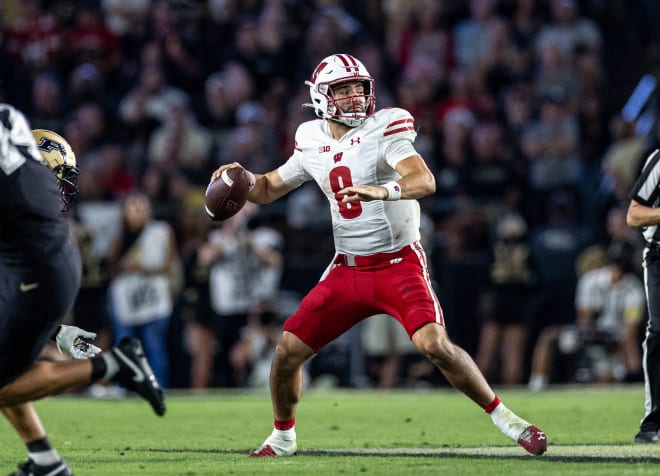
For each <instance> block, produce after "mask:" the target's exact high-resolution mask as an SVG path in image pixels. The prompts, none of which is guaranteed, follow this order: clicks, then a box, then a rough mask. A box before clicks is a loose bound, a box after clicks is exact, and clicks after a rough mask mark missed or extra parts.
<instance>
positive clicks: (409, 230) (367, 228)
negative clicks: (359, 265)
mask: <svg viewBox="0 0 660 476" xmlns="http://www.w3.org/2000/svg"><path fill="white" fill-rule="evenodd" d="M329 124H330V122H328V121H325V120H319V119H317V120H314V121H309V122H305V123H303V124H301V125H300V126H299V127H298V131H297V132H296V147H295V150H294V153H293V155H292V156H291V158H290V159H289V160H288V161H287V162H286V163H285V164H284V165H282V166H281V167H280V168H279V169H278V173H279V175H280V177H281V178H282V180H283V181H284V182H285V183H286V184H288V185H290V186H293V187H297V186H299V185H300V184H302V183H303V182H305V181H307V180H312V179H313V180H314V181H315V182H316V183H317V184H318V185H319V187H320V188H321V190H323V193H324V194H325V196H326V197H327V198H328V202H329V203H330V211H331V214H332V225H333V233H334V238H335V248H336V250H337V252H338V253H347V254H353V255H369V254H373V253H382V252H391V251H394V250H399V249H401V248H403V247H404V246H406V245H409V244H411V243H413V242H414V241H417V240H419V239H420V235H419V220H420V210H419V204H418V202H417V201H416V200H394V201H383V200H374V201H370V202H362V201H354V202H348V203H347V202H344V201H343V198H344V195H343V194H341V193H339V192H340V190H343V189H345V188H346V187H351V186H353V185H358V184H371V185H384V184H386V183H390V182H393V181H397V180H400V179H401V175H400V174H399V173H398V172H397V171H396V166H397V165H398V164H399V163H400V162H401V161H402V160H405V159H408V158H409V157H414V156H417V155H418V154H417V152H416V151H415V148H414V147H413V142H414V140H415V136H416V133H415V129H414V125H413V117H412V116H411V115H410V113H409V112H408V111H405V110H404V109H398V108H388V109H383V110H380V111H378V112H376V113H375V114H374V115H372V116H370V117H368V118H367V119H366V120H365V121H364V122H363V123H362V124H361V125H359V126H357V127H354V128H351V129H349V130H348V131H347V133H346V134H345V135H343V136H342V137H340V138H339V139H335V138H333V136H332V134H331V133H330V126H329Z"/></svg>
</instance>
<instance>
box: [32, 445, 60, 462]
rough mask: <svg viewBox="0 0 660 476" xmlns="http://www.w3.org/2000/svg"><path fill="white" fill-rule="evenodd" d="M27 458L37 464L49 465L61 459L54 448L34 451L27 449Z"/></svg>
mask: <svg viewBox="0 0 660 476" xmlns="http://www.w3.org/2000/svg"><path fill="white" fill-rule="evenodd" d="M28 458H30V459H31V460H32V461H34V462H35V463H36V464H38V465H39V466H50V465H51V464H55V463H57V462H58V461H60V460H61V459H62V458H60V455H59V454H58V453H57V451H56V450H54V449H51V450H47V451H37V452H35V453H32V452H29V451H28Z"/></svg>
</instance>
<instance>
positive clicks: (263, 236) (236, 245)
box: [192, 203, 284, 387]
mask: <svg viewBox="0 0 660 476" xmlns="http://www.w3.org/2000/svg"><path fill="white" fill-rule="evenodd" d="M257 214H258V208H257V206H256V205H254V204H250V203H248V204H246V205H245V206H244V207H243V208H242V209H241V210H240V211H239V212H238V213H237V214H236V215H234V216H233V217H231V218H229V219H227V220H224V221H223V222H222V225H221V227H219V228H217V229H215V230H212V231H211V232H210V233H209V236H208V238H207V241H206V242H205V243H204V244H202V245H201V247H200V248H199V250H198V253H197V265H198V266H200V267H209V268H210V277H209V290H210V298H211V307H212V308H213V312H214V315H213V329H209V331H212V332H214V334H215V340H216V341H217V345H218V355H217V359H216V368H215V379H214V380H213V381H209V382H204V383H203V385H205V386H210V385H217V386H221V387H237V386H240V385H242V384H243V383H244V382H243V380H242V376H241V374H240V372H238V371H237V369H235V368H233V367H232V364H231V360H230V352H231V349H232V347H233V346H234V345H235V344H236V342H238V340H239V338H240V333H241V329H243V328H244V327H245V326H246V324H247V320H248V315H249V313H250V311H251V309H252V305H253V304H254V303H255V302H260V301H262V300H273V299H275V296H276V293H277V292H278V290H279V285H280V279H281V274H282V269H283V264H284V262H283V257H282V246H283V243H282V237H281V235H280V234H279V233H278V232H277V231H276V230H274V229H273V228H270V227H267V226H258V227H256V228H254V229H250V227H249V225H250V220H252V225H254V221H255V220H256V219H257ZM212 350H213V349H208V348H207V349H203V348H196V347H195V351H196V352H211V351H212ZM192 357H193V359H195V358H196V356H195V355H193V356H192ZM206 361H208V359H206ZM193 365H195V364H193ZM202 373H203V374H211V373H210V372H207V371H204V372H202Z"/></svg>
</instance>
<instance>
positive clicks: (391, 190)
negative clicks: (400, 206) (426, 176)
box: [383, 182, 401, 201]
mask: <svg viewBox="0 0 660 476" xmlns="http://www.w3.org/2000/svg"><path fill="white" fill-rule="evenodd" d="M383 187H385V188H386V189H387V198H386V199H385V200H387V201H394V200H399V199H401V185H399V184H398V183H397V182H387V183H386V184H385V185H383Z"/></svg>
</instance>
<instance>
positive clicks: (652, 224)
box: [626, 149, 660, 443]
mask: <svg viewBox="0 0 660 476" xmlns="http://www.w3.org/2000/svg"><path fill="white" fill-rule="evenodd" d="M628 196H629V198H630V205H629V206H628V213H627V216H626V221H627V222H628V225H629V226H634V227H643V231H644V238H645V240H646V247H645V248H644V263H643V266H644V285H645V287H646V301H647V305H648V316H649V320H648V324H647V326H646V337H645V338H644V343H643V344H642V350H643V355H642V368H643V370H644V393H645V398H644V418H643V419H642V421H641V424H640V428H639V432H638V433H637V434H636V435H635V438H634V441H635V443H660V228H658V225H660V150H658V149H656V150H655V151H653V153H651V155H649V157H648V158H647V159H646V163H645V164H644V168H643V169H642V173H641V175H640V176H639V178H638V179H637V181H636V182H635V184H634V185H633V188H632V190H631V191H630V194H629V195H628Z"/></svg>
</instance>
